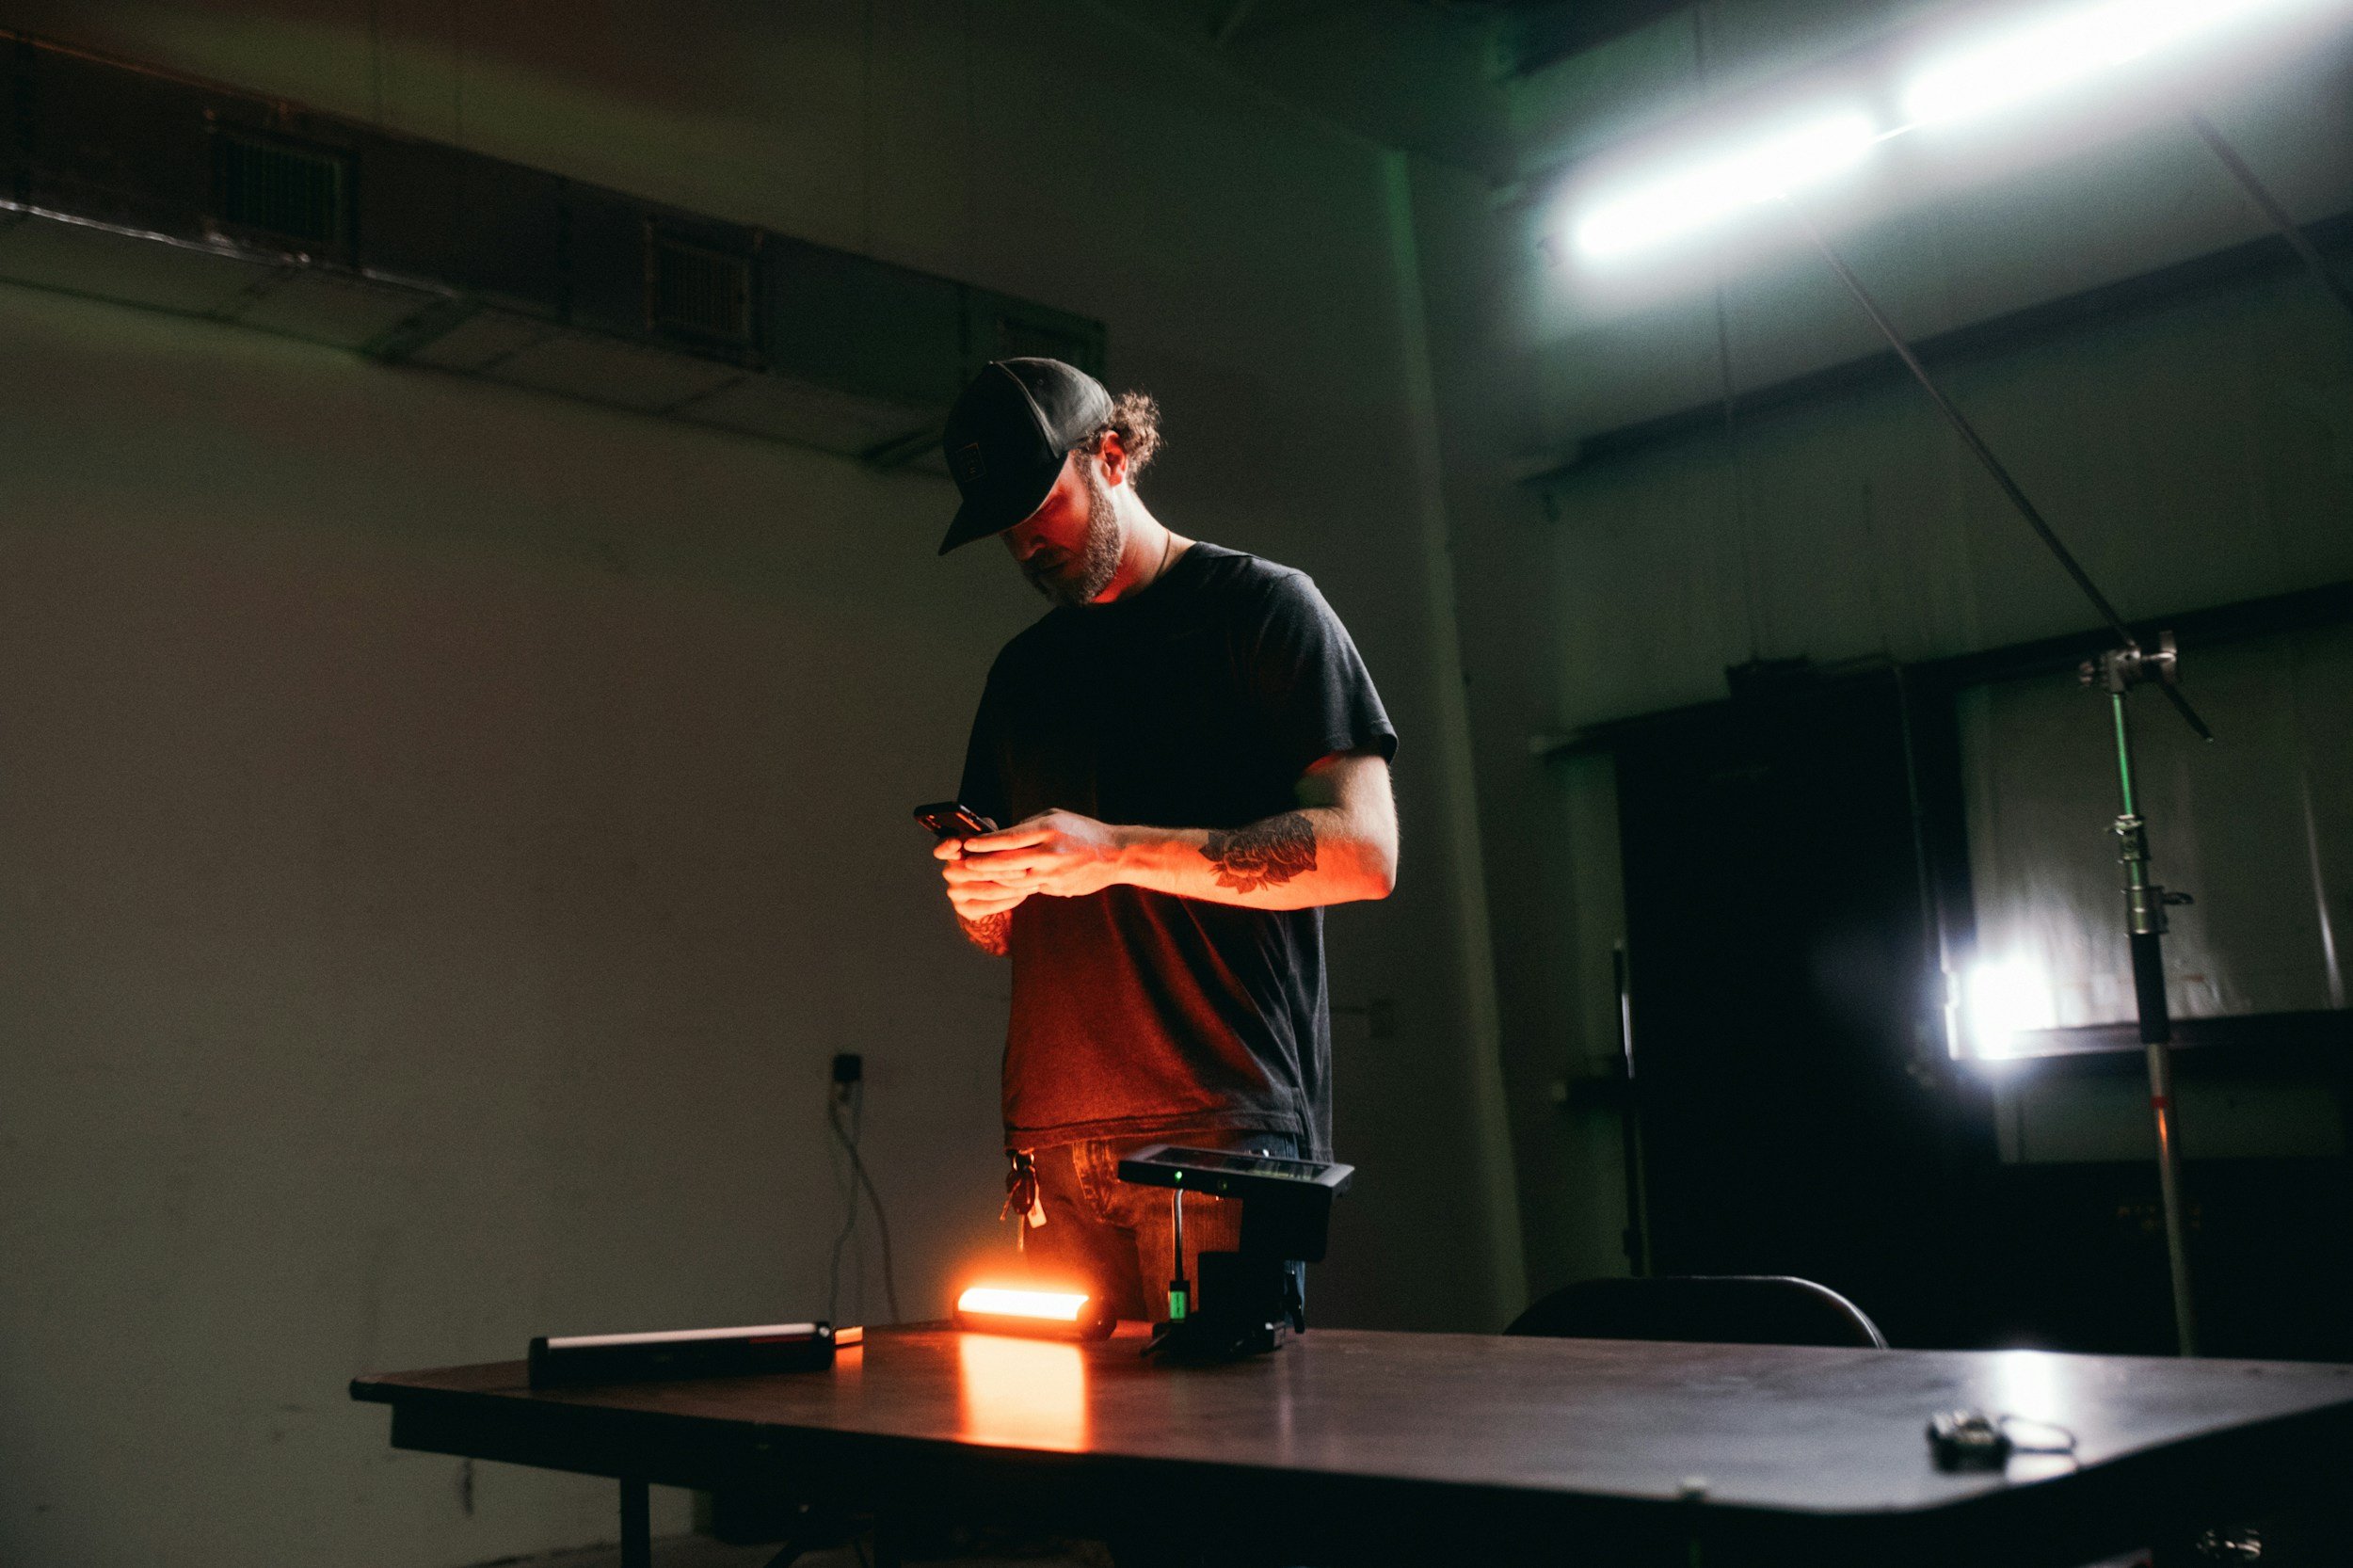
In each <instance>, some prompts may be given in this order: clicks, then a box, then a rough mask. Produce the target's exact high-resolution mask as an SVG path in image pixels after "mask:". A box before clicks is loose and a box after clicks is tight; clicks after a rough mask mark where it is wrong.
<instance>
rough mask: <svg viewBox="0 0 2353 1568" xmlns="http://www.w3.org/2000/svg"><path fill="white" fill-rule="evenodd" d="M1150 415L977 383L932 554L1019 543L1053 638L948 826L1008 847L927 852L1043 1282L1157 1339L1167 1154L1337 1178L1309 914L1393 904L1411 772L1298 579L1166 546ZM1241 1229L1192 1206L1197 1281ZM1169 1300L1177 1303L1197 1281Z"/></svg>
mask: <svg viewBox="0 0 2353 1568" xmlns="http://www.w3.org/2000/svg"><path fill="white" fill-rule="evenodd" d="M943 444H944V447H945V451H946V456H947V458H948V467H949V472H951V474H952V475H953V477H954V479H955V482H956V486H957V488H958V490H959V492H960V494H961V496H962V501H963V504H962V505H961V506H960V508H959V509H958V510H957V512H956V516H955V520H954V521H953V523H952V525H951V526H950V528H949V530H948V536H947V537H946V539H945V540H944V541H943V542H942V543H941V545H940V547H939V548H940V553H941V554H943V555H944V554H946V553H947V552H949V551H951V550H953V549H955V548H957V547H958V546H960V545H963V544H967V543H969V542H970V541H972V540H974V539H979V538H985V537H988V536H992V535H994V536H998V537H1000V538H1001V539H1002V540H1003V541H1004V544H1005V548H1006V550H1007V551H1009V552H1011V553H1012V555H1013V558H1014V560H1015V561H1016V562H1017V563H1018V564H1019V567H1020V569H1021V572H1022V575H1023V576H1024V577H1026V578H1027V579H1028V580H1029V582H1030V583H1031V584H1032V586H1033V587H1035V588H1036V589H1037V590H1038V591H1039V592H1040V593H1042V594H1044V595H1045V596H1046V597H1047V598H1048V600H1051V601H1052V602H1053V605H1054V608H1053V609H1051V610H1050V611H1048V613H1047V615H1046V616H1044V618H1042V619H1040V620H1039V621H1038V622H1036V624H1034V625H1032V626H1031V627H1030V628H1029V629H1028V630H1027V631H1025V632H1021V633H1020V634H1019V635H1018V636H1016V637H1015V638H1014V639H1013V640H1012V641H1011V642H1009V643H1007V644H1006V645H1005V648H1004V649H1003V651H1002V652H1000V654H999V655H998V657H997V662H996V664H995V665H994V666H993V667H992V668H991V669H990V671H989V675H988V682H987V686H986V688H985V690H984V693H983V695H982V697H981V704H980V711H979V712H978V714H977V715H976V716H975V718H974V720H973V725H972V735H971V743H970V745H969V748H968V752H967V754H966V760H965V770H964V780H963V786H962V790H961V793H960V798H961V799H962V801H963V802H964V804H965V805H967V806H968V807H969V808H972V809H973V810H974V811H975V812H978V813H980V814H982V815H984V816H986V817H988V818H990V819H992V820H993V821H994V822H997V823H1001V824H1009V825H1007V826H1005V827H1003V828H1002V829H1001V830H1000V831H996V832H991V833H984V834H980V835H977V836H974V837H969V838H964V839H949V840H943V841H942V842H941V843H940V844H939V845H938V847H937V849H936V854H937V856H939V858H940V860H941V862H942V864H941V868H940V869H941V872H942V874H943V875H944V877H945V878H946V882H947V891H948V899H949V902H950V903H951V904H952V905H953V907H954V909H955V914H956V918H957V920H959V921H960V922H961V923H962V926H963V929H964V933H965V935H966V936H968V938H969V939H970V940H971V941H972V942H973V943H974V944H975V945H976V946H978V947H979V948H981V949H982V950H983V951H984V952H990V953H993V954H997V955H999V956H1004V957H1009V958H1010V959H1011V960H1012V963H1013V1010H1012V1016H1011V1020H1010V1023H1009V1027H1008V1029H1007V1032H1006V1041H1005V1062H1004V1125H1005V1146H1006V1152H1007V1154H1008V1156H1009V1157H1010V1158H1011V1159H1012V1160H1013V1165H1014V1172H1013V1176H1012V1177H1011V1178H1010V1180H1009V1183H1008V1185H1009V1186H1010V1187H1012V1188H1013V1189H1014V1190H1015V1191H1016V1202H1015V1203H1014V1204H1013V1205H1012V1206H1010V1207H1011V1208H1013V1209H1014V1210H1015V1211H1016V1212H1019V1213H1020V1214H1021V1215H1022V1219H1023V1223H1024V1224H1025V1227H1030V1228H1025V1232H1024V1234H1025V1235H1026V1236H1027V1237H1028V1239H1029V1241H1028V1245H1029V1251H1030V1253H1031V1256H1032V1257H1033V1258H1038V1259H1042V1260H1044V1261H1045V1262H1046V1263H1048V1265H1049V1266H1052V1267H1055V1268H1057V1269H1058V1270H1061V1271H1064V1272H1069V1273H1075V1274H1077V1275H1079V1276H1080V1277H1081V1278H1083V1279H1085V1280H1087V1281H1088V1282H1089V1283H1090V1284H1091V1285H1092V1286H1093V1287H1094V1288H1096V1289H1099V1290H1100V1291H1102V1292H1103V1294H1104V1297H1105V1299H1106V1300H1107V1301H1108V1302H1109V1304H1111V1305H1112V1308H1113V1310H1115V1311H1116V1312H1117V1313H1118V1315H1119V1316H1121V1317H1123V1318H1149V1317H1154V1316H1158V1315H1159V1313H1158V1312H1157V1310H1156V1309H1155V1308H1154V1307H1152V1306H1150V1305H1147V1303H1148V1302H1150V1300H1151V1297H1150V1296H1148V1295H1147V1285H1146V1282H1147V1281H1152V1282H1155V1283H1156V1284H1157V1282H1158V1281H1159V1280H1160V1279H1161V1278H1164V1277H1166V1271H1167V1270H1168V1269H1169V1267H1170V1252H1169V1249H1170V1246H1171V1240H1172V1239H1171V1236H1170V1216H1169V1213H1168V1208H1169V1205H1168V1202H1167V1199H1166V1197H1165V1196H1164V1195H1162V1194H1160V1193H1159V1192H1156V1191H1155V1190H1153V1189H1150V1188H1144V1187H1128V1186H1123V1185H1122V1184H1121V1183H1120V1182H1119V1180H1118V1176H1117V1171H1118V1164H1119V1160H1120V1157H1121V1156H1122V1155H1123V1154H1125V1153H1128V1152H1129V1151H1132V1150H1134V1149H1135V1148H1137V1147H1139V1146H1141V1145H1143V1144H1152V1143H1171V1144H1188V1145H1191V1146H1194V1147H1209V1148H1226V1149H1246V1150H1251V1151H1256V1152H1259V1153H1265V1154H1274V1155H1285V1156H1294V1157H1304V1158H1307V1159H1318V1160H1320V1159H1327V1158H1329V1156H1330V1152H1331V1143H1332V1062H1331V1057H1332V1020H1331V1008H1330V1002H1329V999H1328V997H1327V995H1326V991H1325V982H1324V965H1323V914H1322V909H1323V906H1324V905H1326V904H1345V903H1348V902H1351V901H1353V900H1357V899H1378V898H1385V897H1387V896H1388V893H1389V890H1390V888H1391V887H1392V886H1393V885H1394V883H1395V880H1396V874H1397V856H1398V827H1397V809H1396V805H1395V802H1394V800H1393V798H1392V796H1391V792H1390V786H1389V760H1390V758H1391V757H1392V756H1393V755H1394V753H1395V751H1396V749H1397V732H1396V730H1395V729H1394V728H1391V727H1390V724H1389V720H1388V715H1387V714H1386V712H1385V711H1384V710H1383V708H1382V705H1381V698H1380V696H1379V694H1378V693H1377V692H1375V691H1374V689H1373V684H1372V679H1371V677H1370V675H1369V673H1368V672H1367V671H1366V668H1365V664H1364V661H1363V660H1362V659H1361V658H1359V657H1358V655H1357V652H1356V648H1355V645H1354V643H1353V642H1352V641H1351V640H1350V638H1349V634H1348V631H1347V628H1345V627H1343V626H1342V625H1341V624H1340V621H1339V617H1338V616H1336V615H1334V614H1333V612H1332V609H1331V606H1330V605H1328V604H1326V603H1325V602H1324V600H1323V597H1322V595H1321V594H1320V593H1318V592H1317V591H1316V586H1315V584H1314V583H1313V582H1312V581H1310V580H1309V579H1308V578H1307V577H1306V575H1305V574H1304V573H1302V572H1298V571H1294V570H1292V569H1291V568H1289V567H1283V566H1277V565H1276V564H1274V563H1273V562H1272V561H1267V560H1263V559H1261V558H1259V557H1258V556H1256V555H1251V554H1247V553H1244V552H1241V551H1236V550H1227V549H1224V548H1221V547H1219V546H1217V545H1214V544H1205V543H1201V542H1198V541H1196V540H1193V539H1189V538H1186V537H1185V536H1181V535H1179V534H1177V533H1175V532H1173V531H1171V530H1170V529H1169V528H1168V527H1167V526H1165V525H1164V524H1163V523H1161V521H1160V520H1159V519H1158V518H1156V517H1154V516H1153V515H1152V512H1151V510H1150V508H1149V507H1147V506H1146V505H1145V504H1144V501H1143V499H1142V498H1141V497H1140V496H1139V495H1138V494H1137V493H1136V479H1137V476H1138V475H1139V474H1141V473H1142V472H1143V471H1144V466H1145V465H1146V464H1147V463H1149V462H1150V461H1151V459H1152V456H1153V454H1154V452H1155V451H1157V450H1158V448H1159V445H1160V424H1159V415H1158V411H1157V409H1156V408H1155V407H1154V405H1153V402H1152V400H1151V399H1150V398H1149V397H1147V396H1144V395H1143V394H1141V393H1136V392H1129V393H1127V394H1125V395H1123V396H1121V397H1120V398H1118V399H1117V400H1116V401H1114V400H1113V399H1112V397H1111V395H1110V394H1109V393H1108V392H1105V391H1104V389H1103V387H1102V386H1101V384H1100V383H1098V382H1096V380H1095V378H1094V377H1092V376H1088V375H1086V374H1085V373H1084V372H1081V371H1080V370H1077V369H1075V368H1073V367H1072V366H1070V365H1066V364H1064V363H1063V362H1061V361H1060V360H1042V359H1016V360H1001V361H999V362H996V363H992V364H990V365H989V366H988V367H987V368H986V369H984V371H982V372H981V374H980V375H979V376H977V377H976V378H974V380H973V381H972V383H971V384H970V385H969V386H968V387H967V388H966V389H965V391H964V392H963V394H962V396H961V397H959V398H958V400H957V402H956V405H955V408H954V409H953V410H952V413H951V414H950V416H949V420H948V424H947V432H946V437H945V440H944V443H943ZM1239 1211H1240V1206H1239V1205H1238V1204H1234V1203H1223V1204H1221V1203H1219V1202H1218V1201H1217V1200H1213V1199H1212V1200H1207V1201H1204V1200H1200V1199H1196V1200H1195V1201H1194V1202H1193V1203H1191V1204H1188V1205H1187V1206H1186V1218H1187V1222H1188V1223H1187V1224H1186V1226H1185V1240H1186V1242H1187V1251H1188V1253H1189V1254H1191V1253H1193V1252H1198V1251H1202V1250H1230V1249H1231V1248H1232V1247H1233V1246H1234V1245H1235V1244H1236V1241H1237V1240H1238V1236H1239V1224H1240V1212H1239ZM1185 1273H1186V1277H1188V1278H1191V1277H1194V1276H1193V1266H1192V1263H1191V1260H1190V1257H1189V1258H1188V1261H1187V1264H1186V1269H1185Z"/></svg>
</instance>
